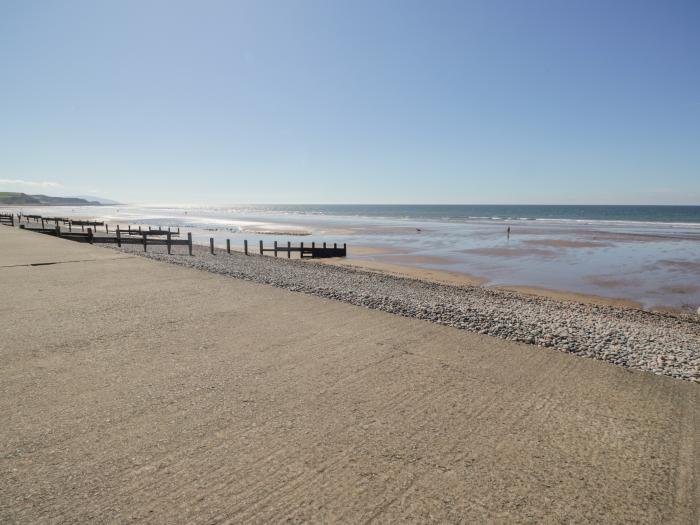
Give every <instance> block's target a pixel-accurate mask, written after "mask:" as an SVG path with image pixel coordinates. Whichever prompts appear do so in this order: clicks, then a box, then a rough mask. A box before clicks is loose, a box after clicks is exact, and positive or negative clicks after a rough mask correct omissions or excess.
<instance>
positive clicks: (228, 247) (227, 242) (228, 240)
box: [168, 234, 231, 253]
mask: <svg viewBox="0 0 700 525" xmlns="http://www.w3.org/2000/svg"><path fill="white" fill-rule="evenodd" d="M168 235H170V234H168ZM226 253H231V239H226Z"/></svg>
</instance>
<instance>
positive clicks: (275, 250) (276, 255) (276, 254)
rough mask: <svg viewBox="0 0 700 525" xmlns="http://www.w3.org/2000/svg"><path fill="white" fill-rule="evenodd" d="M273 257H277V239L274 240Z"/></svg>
mask: <svg viewBox="0 0 700 525" xmlns="http://www.w3.org/2000/svg"><path fill="white" fill-rule="evenodd" d="M275 257H277V241H275Z"/></svg>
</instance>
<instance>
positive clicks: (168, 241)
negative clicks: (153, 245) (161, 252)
mask: <svg viewBox="0 0 700 525" xmlns="http://www.w3.org/2000/svg"><path fill="white" fill-rule="evenodd" d="M166 242H167V243H168V255H170V232H168V237H167V240H166Z"/></svg>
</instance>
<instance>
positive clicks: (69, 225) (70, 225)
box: [68, 221, 73, 232]
mask: <svg viewBox="0 0 700 525" xmlns="http://www.w3.org/2000/svg"><path fill="white" fill-rule="evenodd" d="M68 231H69V232H72V231H73V221H68Z"/></svg>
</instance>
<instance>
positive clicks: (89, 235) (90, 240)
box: [88, 228, 92, 244]
mask: <svg viewBox="0 0 700 525" xmlns="http://www.w3.org/2000/svg"><path fill="white" fill-rule="evenodd" d="M88 242H89V243H90V244H92V228H88Z"/></svg>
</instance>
